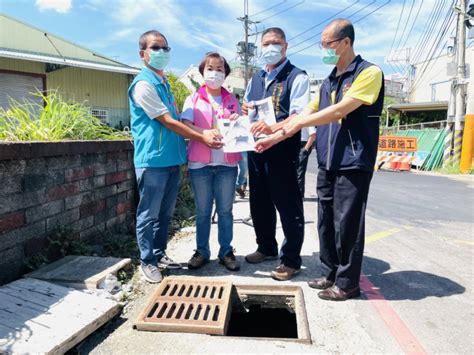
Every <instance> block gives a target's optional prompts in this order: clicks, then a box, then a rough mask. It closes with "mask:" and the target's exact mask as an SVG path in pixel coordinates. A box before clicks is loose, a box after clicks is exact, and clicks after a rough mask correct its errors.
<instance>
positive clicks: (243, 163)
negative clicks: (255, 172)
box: [235, 152, 249, 188]
mask: <svg viewBox="0 0 474 355" xmlns="http://www.w3.org/2000/svg"><path fill="white" fill-rule="evenodd" d="M240 154H241V155H242V159H241V160H239V176H238V177H237V183H236V185H235V188H238V187H240V186H242V185H247V177H248V174H249V166H248V161H247V152H242V153H240Z"/></svg>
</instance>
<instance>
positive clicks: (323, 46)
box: [318, 38, 344, 49]
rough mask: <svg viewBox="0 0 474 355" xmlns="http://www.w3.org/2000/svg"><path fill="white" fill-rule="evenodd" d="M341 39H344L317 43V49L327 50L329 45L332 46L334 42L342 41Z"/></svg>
mask: <svg viewBox="0 0 474 355" xmlns="http://www.w3.org/2000/svg"><path fill="white" fill-rule="evenodd" d="M343 39H344V38H338V39H335V40H332V41H329V42H319V43H318V46H319V49H323V48H328V47H329V45H330V44H332V43H334V42H339V41H342V40H343Z"/></svg>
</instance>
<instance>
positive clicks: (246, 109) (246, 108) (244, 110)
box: [242, 102, 249, 116]
mask: <svg viewBox="0 0 474 355" xmlns="http://www.w3.org/2000/svg"><path fill="white" fill-rule="evenodd" d="M242 113H243V114H244V116H247V115H248V114H249V106H248V104H247V103H246V102H243V103H242Z"/></svg>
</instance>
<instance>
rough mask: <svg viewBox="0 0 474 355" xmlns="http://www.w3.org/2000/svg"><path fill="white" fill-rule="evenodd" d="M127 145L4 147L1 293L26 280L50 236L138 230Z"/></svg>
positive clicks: (0, 158)
mask: <svg viewBox="0 0 474 355" xmlns="http://www.w3.org/2000/svg"><path fill="white" fill-rule="evenodd" d="M132 162H133V146H132V144H131V143H130V142H129V141H102V142H98V141H74V142H58V143H39V142H38V143H11V144H6V143H0V285H1V284H4V283H6V282H9V281H11V280H14V279H16V278H18V277H19V276H21V275H22V274H23V273H24V272H25V259H26V258H28V257H32V256H34V255H37V254H38V253H41V252H42V251H44V250H45V248H46V247H47V245H48V236H50V235H51V234H53V233H54V231H55V230H57V228H59V227H61V228H62V227H64V228H65V230H68V231H70V232H71V233H72V237H74V238H87V237H88V236H91V235H92V234H94V233H98V232H100V231H105V230H112V231H113V230H116V229H117V228H120V229H124V228H125V229H128V230H131V229H132V228H133V220H134V218H133V213H134V206H135V204H134V189H135V176H134V172H133V165H132Z"/></svg>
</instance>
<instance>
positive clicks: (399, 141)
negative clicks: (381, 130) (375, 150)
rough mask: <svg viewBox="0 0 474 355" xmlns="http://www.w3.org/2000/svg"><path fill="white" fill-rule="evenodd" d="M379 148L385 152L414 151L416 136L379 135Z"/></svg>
mask: <svg viewBox="0 0 474 355" xmlns="http://www.w3.org/2000/svg"><path fill="white" fill-rule="evenodd" d="M379 150H383V151H385V152H416V151H417V147H416V137H400V136H380V138H379Z"/></svg>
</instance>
